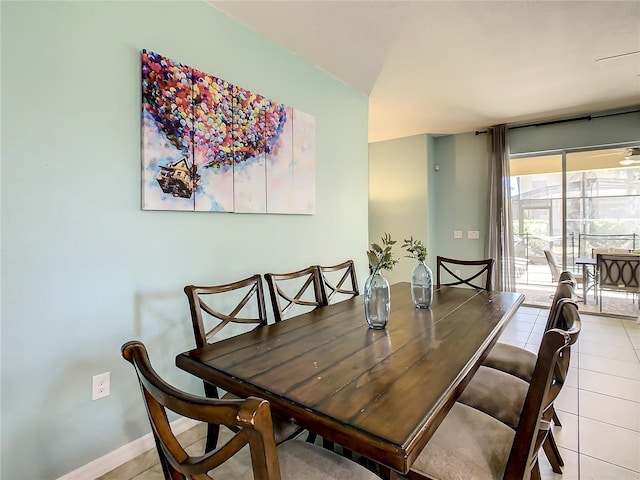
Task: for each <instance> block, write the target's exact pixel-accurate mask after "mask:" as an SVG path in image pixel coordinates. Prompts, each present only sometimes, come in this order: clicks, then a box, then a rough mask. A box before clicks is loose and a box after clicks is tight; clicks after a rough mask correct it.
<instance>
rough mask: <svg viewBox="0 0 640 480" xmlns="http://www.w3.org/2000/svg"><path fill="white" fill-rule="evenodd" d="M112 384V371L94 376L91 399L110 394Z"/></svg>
mask: <svg viewBox="0 0 640 480" xmlns="http://www.w3.org/2000/svg"><path fill="white" fill-rule="evenodd" d="M110 386H111V372H105V373H101V374H100V375H94V376H93V389H92V393H91V400H98V399H99V398H103V397H108V396H109V388H110Z"/></svg>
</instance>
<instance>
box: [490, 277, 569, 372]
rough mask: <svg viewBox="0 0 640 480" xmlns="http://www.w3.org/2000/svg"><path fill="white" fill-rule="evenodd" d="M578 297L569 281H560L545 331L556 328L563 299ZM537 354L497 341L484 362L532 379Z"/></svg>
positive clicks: (498, 368) (491, 366)
mask: <svg viewBox="0 0 640 480" xmlns="http://www.w3.org/2000/svg"><path fill="white" fill-rule="evenodd" d="M575 298H576V295H575V290H574V288H573V286H572V285H571V283H570V282H569V281H564V282H560V283H559V284H558V285H557V286H556V291H555V294H554V297H553V300H552V302H551V309H550V310H549V316H548V317H547V322H546V325H545V328H544V331H545V332H546V331H547V330H550V329H551V328H555V324H556V322H557V314H556V312H557V309H558V306H559V302H560V301H561V300H562V299H571V300H574V299H575ZM536 359H537V356H536V354H535V353H533V352H530V351H529V350H526V349H524V348H521V347H517V346H515V345H510V344H508V343H502V342H497V343H496V344H495V345H494V346H493V348H492V349H491V351H490V352H489V354H488V355H487V357H486V358H485V359H484V361H483V362H482V365H484V366H485V367H490V368H495V369H496V370H500V371H502V372H505V373H508V374H510V375H513V376H515V377H518V378H520V379H522V380H524V381H525V382H529V381H530V380H531V375H532V374H533V369H534V367H535V364H536Z"/></svg>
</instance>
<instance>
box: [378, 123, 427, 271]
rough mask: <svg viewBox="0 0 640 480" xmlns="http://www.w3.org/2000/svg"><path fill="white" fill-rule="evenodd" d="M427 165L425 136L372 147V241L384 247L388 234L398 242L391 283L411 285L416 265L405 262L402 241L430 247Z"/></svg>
mask: <svg viewBox="0 0 640 480" xmlns="http://www.w3.org/2000/svg"><path fill="white" fill-rule="evenodd" d="M427 161H428V159H427V137H426V136H425V135H416V136H412V137H405V138H400V139H397V140H388V141H384V142H375V143H371V144H369V239H370V240H371V242H376V243H378V244H381V237H382V235H384V234H385V233H389V234H390V235H391V237H392V238H393V239H394V240H396V241H397V242H398V243H396V245H395V246H394V249H393V252H394V256H395V257H396V258H399V259H400V262H399V263H398V264H397V265H396V266H395V267H394V268H393V270H392V271H390V272H388V271H385V272H383V274H384V276H385V277H386V278H387V280H389V282H390V283H396V282H408V281H409V280H410V278H411V271H412V269H413V267H414V266H415V263H416V261H415V260H412V259H408V258H404V256H405V255H406V252H405V251H404V250H403V249H402V248H401V246H402V240H403V239H405V238H409V237H411V236H413V237H414V238H416V239H419V240H422V241H423V242H424V243H425V245H427V247H428V245H429V230H428V228H427V220H428V215H427V212H428V207H429V203H428V193H429V188H428V172H427ZM427 252H430V250H427ZM430 259H431V258H430V257H428V258H427V260H430Z"/></svg>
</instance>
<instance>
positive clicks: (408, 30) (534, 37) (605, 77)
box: [209, 0, 640, 141]
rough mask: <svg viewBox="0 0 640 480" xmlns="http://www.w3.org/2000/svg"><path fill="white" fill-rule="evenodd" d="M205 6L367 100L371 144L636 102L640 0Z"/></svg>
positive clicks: (230, 3) (639, 69)
mask: <svg viewBox="0 0 640 480" xmlns="http://www.w3.org/2000/svg"><path fill="white" fill-rule="evenodd" d="M209 3H210V4H211V5H213V6H214V7H216V8H218V9H220V10H222V11H224V12H226V13H227V14H228V15H230V16H232V17H234V18H236V19H238V20H239V21H241V22H242V23H245V24H246V25H248V26H249V27H250V28H251V29H252V30H254V31H256V32H259V33H260V34H262V35H264V36H265V37H267V38H269V39H271V40H272V41H273V42H275V43H276V44H279V45H281V46H283V47H285V48H287V49H288V50H290V51H292V52H294V53H295V54H297V55H299V56H300V57H302V58H304V59H306V60H307V61H309V62H310V63H312V64H314V65H317V66H318V67H320V68H321V69H323V70H325V71H327V72H329V73H330V74H332V75H333V76H335V77H337V78H338V79H340V80H342V81H343V82H345V83H346V84H348V85H350V86H351V87H353V88H355V89H357V90H359V91H361V92H363V93H365V94H367V95H369V141H380V140H388V139H392V138H399V137H405V136H409V135H415V134H422V133H432V134H452V133H461V132H469V131H473V130H476V129H482V128H485V127H487V126H490V125H495V124H499V123H522V122H529V121H536V120H550V119H554V118H562V117H567V116H571V115H580V114H585V113H591V112H598V111H603V110H609V109H617V108H622V107H628V106H636V105H640V54H639V53H638V51H640V0H634V1H615V0H605V1H595V0H594V1H538V0H536V1H534V0H529V1H527V0H518V1H472V0H469V1H457V0H452V1H401V0H396V1H306V0H303V1H238V0H236V1H219V0H209ZM630 52H636V53H633V54H630V55H624V56H620V55H622V54H626V53H630ZM616 55H618V57H617V58H612V59H607V60H601V61H597V60H598V59H601V58H604V57H610V56H616Z"/></svg>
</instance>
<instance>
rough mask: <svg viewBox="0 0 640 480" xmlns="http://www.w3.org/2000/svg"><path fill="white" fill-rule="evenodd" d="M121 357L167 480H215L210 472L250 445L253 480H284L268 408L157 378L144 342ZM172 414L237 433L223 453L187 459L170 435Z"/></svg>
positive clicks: (125, 349)
mask: <svg viewBox="0 0 640 480" xmlns="http://www.w3.org/2000/svg"><path fill="white" fill-rule="evenodd" d="M122 356H123V357H124V358H125V359H126V360H127V361H129V362H130V363H131V364H132V365H133V367H134V369H135V371H136V374H137V376H138V381H139V383H140V389H141V390H142V398H143V400H144V404H145V407H146V410H147V415H148V417H149V422H150V423H151V430H152V433H153V436H154V439H155V441H156V447H157V449H158V455H159V457H160V463H161V465H162V469H163V472H164V476H165V478H166V479H168V480H178V479H184V478H187V479H193V480H204V479H212V480H213V477H212V476H210V475H208V474H207V472H209V471H210V470H212V469H214V468H216V467H219V466H220V465H222V464H223V463H224V462H226V461H227V460H229V459H230V458H232V457H233V456H234V455H235V454H236V453H238V452H239V451H240V450H241V449H242V448H243V447H245V446H246V445H248V446H249V450H250V455H251V467H252V469H253V478H254V479H257V480H279V479H280V465H279V461H278V454H277V451H276V443H275V440H274V437H273V427H272V423H271V410H270V408H269V402H267V401H266V400H261V399H259V398H255V397H249V398H247V399H239V400H217V399H209V398H202V397H197V396H194V395H191V394H188V393H185V392H183V391H181V390H178V389H176V388H174V387H172V386H171V385H169V384H168V383H166V382H165V381H164V380H162V379H161V378H160V377H159V376H158V374H157V373H156V372H155V370H154V369H153V367H152V366H151V363H150V361H149V357H148V354H147V350H146V348H145V346H144V345H143V344H142V343H141V342H137V341H132V342H128V343H125V344H124V345H123V346H122ZM167 411H172V412H174V413H177V414H178V415H181V416H183V417H187V418H192V419H194V420H199V421H201V422H206V423H209V424H217V425H225V426H227V427H229V429H231V430H232V431H234V432H236V433H235V434H234V436H233V437H232V438H231V439H230V440H229V441H228V442H227V443H225V444H224V445H222V446H221V447H220V448H217V449H216V450H213V451H207V452H205V453H204V455H198V456H193V455H190V454H189V453H187V451H186V450H185V449H184V448H183V446H182V445H181V444H180V442H179V441H178V439H177V438H176V436H175V435H174V433H173V431H172V430H171V425H170V424H169V419H168V417H167Z"/></svg>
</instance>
